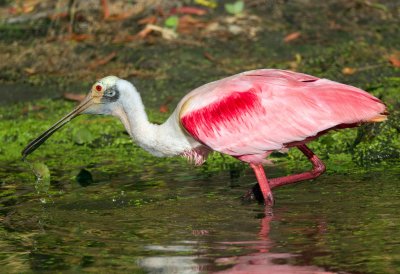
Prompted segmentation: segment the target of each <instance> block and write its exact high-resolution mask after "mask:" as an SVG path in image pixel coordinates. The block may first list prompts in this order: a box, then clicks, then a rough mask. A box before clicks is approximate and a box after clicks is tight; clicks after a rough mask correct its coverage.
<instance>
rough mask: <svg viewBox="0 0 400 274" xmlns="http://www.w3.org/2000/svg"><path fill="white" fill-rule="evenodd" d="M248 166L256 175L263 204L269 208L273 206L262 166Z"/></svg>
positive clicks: (272, 198) (272, 199)
mask: <svg viewBox="0 0 400 274" xmlns="http://www.w3.org/2000/svg"><path fill="white" fill-rule="evenodd" d="M250 166H251V168H252V169H253V170H254V173H255V174H256V177H257V181H258V185H259V186H260V189H261V192H262V195H263V198H264V203H265V204H266V205H269V206H272V205H274V197H273V196H272V192H271V188H270V186H269V183H268V180H267V177H266V176H265V173H264V168H263V166H262V165H261V164H258V165H255V164H250Z"/></svg>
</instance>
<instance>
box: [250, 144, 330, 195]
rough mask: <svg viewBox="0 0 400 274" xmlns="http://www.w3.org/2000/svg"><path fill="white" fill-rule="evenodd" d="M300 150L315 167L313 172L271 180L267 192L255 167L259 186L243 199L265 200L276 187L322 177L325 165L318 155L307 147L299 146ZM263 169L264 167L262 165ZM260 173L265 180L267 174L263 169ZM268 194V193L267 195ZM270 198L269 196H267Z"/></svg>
mask: <svg viewBox="0 0 400 274" xmlns="http://www.w3.org/2000/svg"><path fill="white" fill-rule="evenodd" d="M297 148H298V149H300V151H301V152H303V154H304V155H306V157H307V158H308V160H310V162H311V163H312V165H313V168H312V170H310V171H307V172H303V173H300V174H294V175H289V176H284V177H279V178H274V179H270V180H268V183H269V187H268V188H267V190H265V189H266V188H265V187H264V190H263V186H262V185H261V183H260V181H261V180H260V179H259V178H258V177H259V176H258V175H257V171H256V169H255V168H254V167H253V166H252V167H253V170H254V172H255V173H256V176H257V180H258V183H259V184H258V185H255V186H254V187H253V189H252V190H250V191H249V192H248V193H247V194H246V195H245V196H244V197H243V198H244V199H245V200H249V199H250V200H253V199H257V200H259V201H260V200H262V198H264V200H265V197H266V195H265V194H264V193H266V192H268V191H271V190H270V189H273V188H275V187H278V186H283V185H288V184H293V183H297V182H300V181H304V180H310V179H314V178H317V177H318V176H319V175H321V174H322V173H324V171H325V165H324V163H323V162H322V161H321V160H320V159H319V158H318V157H317V155H315V154H314V152H312V151H311V150H310V149H309V148H308V147H307V146H306V145H304V144H303V145H299V146H297ZM260 167H261V169H262V166H261V165H260ZM258 172H259V173H261V174H262V175H263V176H264V178H265V180H266V177H265V174H264V170H263V169H262V171H258ZM260 188H261V192H262V196H263V197H260V196H261V195H259V192H260ZM267 194H268V193H267ZM267 197H268V196H267ZM271 197H272V193H271Z"/></svg>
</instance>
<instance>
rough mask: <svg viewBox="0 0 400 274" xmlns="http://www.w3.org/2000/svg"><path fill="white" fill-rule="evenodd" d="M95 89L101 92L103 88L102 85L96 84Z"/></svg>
mask: <svg viewBox="0 0 400 274" xmlns="http://www.w3.org/2000/svg"><path fill="white" fill-rule="evenodd" d="M94 88H95V89H96V91H98V92H101V91H102V90H103V86H102V85H100V84H96V85H95V87H94Z"/></svg>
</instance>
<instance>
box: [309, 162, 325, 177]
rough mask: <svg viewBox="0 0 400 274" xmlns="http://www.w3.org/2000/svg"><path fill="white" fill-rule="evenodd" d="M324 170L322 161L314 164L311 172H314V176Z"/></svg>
mask: <svg viewBox="0 0 400 274" xmlns="http://www.w3.org/2000/svg"><path fill="white" fill-rule="evenodd" d="M325 171H326V167H325V165H324V164H323V163H319V164H317V165H315V166H314V168H313V171H312V172H313V174H314V175H315V176H319V175H321V174H322V173H324V172H325Z"/></svg>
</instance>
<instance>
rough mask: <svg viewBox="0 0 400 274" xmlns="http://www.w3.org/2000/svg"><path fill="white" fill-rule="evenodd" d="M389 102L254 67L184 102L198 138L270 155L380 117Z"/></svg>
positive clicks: (183, 114)
mask: <svg viewBox="0 0 400 274" xmlns="http://www.w3.org/2000/svg"><path fill="white" fill-rule="evenodd" d="M385 109H386V107H385V105H384V104H383V103H382V102H381V101H380V100H379V99H377V98H375V97H374V96H372V95H370V94H369V93H367V92H365V91H363V90H361V89H358V88H355V87H352V86H348V85H344V84H340V83H337V82H334V81H330V80H327V79H319V78H317V77H314V76H310V75H306V74H302V73H296V72H291V71H284V70H272V69H265V70H254V71H248V72H245V73H241V74H237V75H234V76H231V77H228V78H224V79H222V80H219V81H215V82H212V83H209V84H206V85H204V86H201V87H199V88H197V89H195V90H193V91H192V92H190V93H189V94H188V95H187V96H185V97H184V98H183V99H182V101H181V102H180V104H179V105H178V109H177V111H179V117H180V122H181V125H182V126H183V127H184V128H185V130H186V131H187V132H188V133H189V134H190V135H191V136H192V137H193V138H195V139H196V140H198V141H199V142H201V143H203V144H205V145H206V146H208V147H210V148H212V149H213V150H216V151H219V152H222V153H226V154H230V155H233V156H243V155H266V152H269V151H273V150H279V149H282V148H284V147H287V146H288V145H289V144H291V143H298V142H300V143H301V142H304V141H308V140H310V139H312V137H314V136H317V135H318V134H319V133H321V132H324V131H327V130H329V129H332V128H335V127H346V126H354V125H355V124H359V123H363V122H369V121H380V120H383V119H384V118H385V115H384V113H385Z"/></svg>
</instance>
